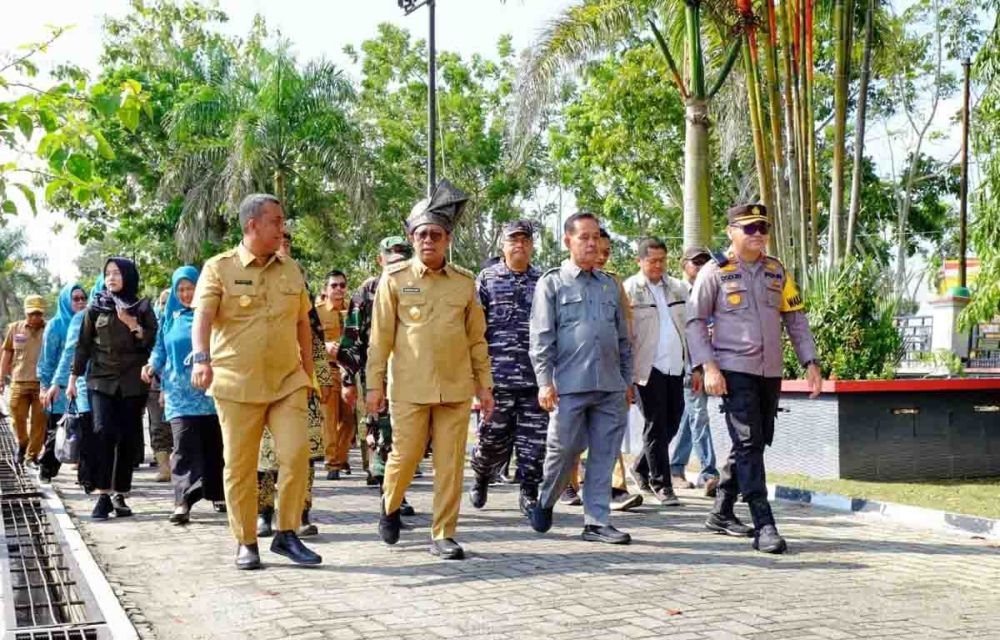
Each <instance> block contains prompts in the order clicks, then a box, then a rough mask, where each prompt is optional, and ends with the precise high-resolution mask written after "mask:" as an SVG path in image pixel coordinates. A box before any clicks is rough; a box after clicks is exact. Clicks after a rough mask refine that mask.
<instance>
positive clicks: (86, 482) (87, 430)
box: [76, 411, 95, 493]
mask: <svg viewBox="0 0 1000 640" xmlns="http://www.w3.org/2000/svg"><path fill="white" fill-rule="evenodd" d="M94 440H95V438H94V414H92V413H90V412H89V411H88V412H87V413H81V414H80V464H78V465H77V466H76V481H77V484H79V485H80V486H81V487H83V490H84V491H85V492H86V493H90V492H91V491H93V490H94V477H93V468H94V452H93V448H94Z"/></svg>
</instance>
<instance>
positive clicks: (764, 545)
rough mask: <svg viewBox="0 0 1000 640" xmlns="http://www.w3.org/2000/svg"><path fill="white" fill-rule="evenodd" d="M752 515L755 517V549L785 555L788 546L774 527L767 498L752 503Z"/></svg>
mask: <svg viewBox="0 0 1000 640" xmlns="http://www.w3.org/2000/svg"><path fill="white" fill-rule="evenodd" d="M750 515H751V516H753V523H754V527H755V532H754V539H753V548H754V549H756V550H757V551H761V552H763V553H784V552H785V549H787V548H788V545H787V544H786V543H785V539H784V538H782V537H781V535H780V534H779V533H778V528H777V527H775V526H774V515H772V514H771V505H770V503H768V501H767V498H755V499H753V500H751V501H750Z"/></svg>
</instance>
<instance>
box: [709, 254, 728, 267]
mask: <svg viewBox="0 0 1000 640" xmlns="http://www.w3.org/2000/svg"><path fill="white" fill-rule="evenodd" d="M711 253H712V261H713V262H715V264H717V265H719V266H720V267H724V266H726V265H727V264H729V256H727V255H726V254H725V253H723V252H722V251H712V252H711Z"/></svg>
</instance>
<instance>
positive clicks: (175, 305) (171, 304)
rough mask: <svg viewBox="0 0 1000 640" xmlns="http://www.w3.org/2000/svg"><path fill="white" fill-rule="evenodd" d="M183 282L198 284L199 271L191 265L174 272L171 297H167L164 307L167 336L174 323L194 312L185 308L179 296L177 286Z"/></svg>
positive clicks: (164, 326)
mask: <svg viewBox="0 0 1000 640" xmlns="http://www.w3.org/2000/svg"><path fill="white" fill-rule="evenodd" d="M181 280H187V281H189V282H190V283H191V284H197V283H198V269H196V268H195V267H192V266H191V265H185V266H183V267H178V268H177V270H176V271H174V275H173V276H171V278H170V295H169V296H167V303H166V304H165V305H164V306H163V316H162V320H161V322H162V324H163V333H164V334H166V333H167V332H169V331H170V326H171V325H172V324H173V323H174V320H175V319H177V316H179V315H180V314H182V313H190V312H191V311H192V309H191V307H185V306H184V305H183V304H182V303H181V299H180V298H179V297H178V296H177V286H178V285H179V284H180V283H181Z"/></svg>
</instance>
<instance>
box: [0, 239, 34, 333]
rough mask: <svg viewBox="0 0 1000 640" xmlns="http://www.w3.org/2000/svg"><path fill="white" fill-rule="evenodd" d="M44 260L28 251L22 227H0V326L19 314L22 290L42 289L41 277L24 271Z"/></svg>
mask: <svg viewBox="0 0 1000 640" xmlns="http://www.w3.org/2000/svg"><path fill="white" fill-rule="evenodd" d="M44 261H45V259H44V258H43V257H42V256H39V255H36V254H32V253H28V241H27V239H26V238H25V235H24V230H23V229H15V228H13V227H5V226H0V327H5V326H6V324H7V322H10V321H12V320H13V319H15V318H18V317H20V316H21V298H22V296H23V295H24V294H25V293H26V292H34V293H43V292H44V291H43V290H44V289H45V284H44V282H43V278H40V277H38V276H36V275H35V274H33V273H31V272H30V271H28V270H26V267H28V266H29V265H31V266H34V267H38V266H41V264H42V263H44Z"/></svg>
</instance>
